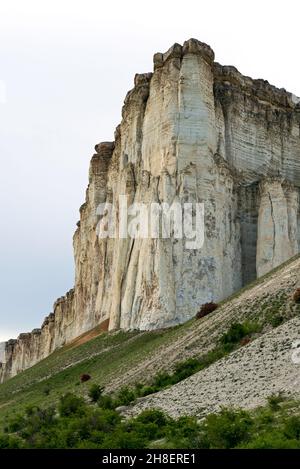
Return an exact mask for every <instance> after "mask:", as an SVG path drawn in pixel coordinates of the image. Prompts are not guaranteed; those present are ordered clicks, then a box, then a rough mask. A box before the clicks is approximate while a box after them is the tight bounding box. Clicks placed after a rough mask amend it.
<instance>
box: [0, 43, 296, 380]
mask: <svg viewBox="0 0 300 469" xmlns="http://www.w3.org/2000/svg"><path fill="white" fill-rule="evenodd" d="M299 101H300V100H299V99H298V98H296V97H295V96H294V95H292V94H291V93H288V92H286V91H285V90H283V89H281V90H279V89H277V88H275V87H273V86H271V85H270V84H269V83H268V82H266V81H264V80H252V79H251V78H249V77H245V76H243V75H241V74H240V73H239V72H238V71H237V70H236V69H235V68H234V67H223V66H221V65H220V64H218V63H215V62H214V53H213V51H212V50H211V48H210V47H209V46H207V45H206V44H203V43H201V42H199V41H197V40H194V39H191V40H189V41H187V42H185V43H184V45H183V46H181V45H179V44H175V45H174V46H173V47H171V49H170V50H169V51H167V52H166V53H165V54H160V53H159V54H155V56H154V71H153V73H147V74H142V75H136V77H135V81H134V88H133V89H132V90H131V91H130V92H129V93H128V94H127V96H126V99H125V103H124V106H123V110H122V122H121V124H120V125H119V126H118V128H117V129H116V132H115V141H114V142H104V143H101V144H98V145H96V147H95V150H96V153H95V155H94V156H93V157H92V160H91V164H90V172H89V185H88V189H87V192H86V201H85V203H84V204H83V205H82V207H81V208H80V221H79V222H78V228H77V230H76V232H75V235H74V256H75V287H74V289H73V290H71V291H70V292H69V293H68V294H67V295H66V296H65V297H63V298H60V299H59V300H58V301H57V302H56V303H55V305H54V311H53V313H51V314H50V315H49V316H48V317H47V318H46V319H45V321H44V323H43V325H42V328H41V329H36V330H34V331H32V332H31V333H28V334H21V335H20V336H19V338H18V339H17V340H11V341H8V342H7V343H6V344H5V347H4V351H2V353H1V356H2V361H3V363H2V366H1V368H0V376H1V380H4V379H6V378H7V377H9V376H13V375H14V374H16V373H18V372H19V371H21V370H23V369H25V368H27V367H29V366H31V365H33V364H34V363H36V362H37V361H39V360H41V359H42V358H44V357H45V356H47V355H48V354H49V353H51V352H52V351H53V350H55V349H56V348H57V347H60V346H62V345H63V344H65V343H66V342H68V341H70V340H72V339H73V338H74V337H77V336H78V335H80V334H81V333H83V332H85V331H87V330H89V329H92V328H93V327H95V326H96V325H99V324H101V323H102V322H104V321H106V322H105V324H106V323H108V324H109V329H111V330H112V329H118V328H124V329H153V328H159V327H168V326H172V325H175V324H178V323H181V322H183V321H186V320H187V319H189V318H190V317H192V316H194V315H195V313H196V312H197V310H198V309H199V306H200V305H201V304H203V303H205V302H207V301H211V300H214V301H219V300H221V299H223V298H225V297H226V296H228V295H230V294H231V293H233V292H234V291H236V290H238V289H239V288H240V287H241V286H243V285H244V284H246V283H248V282H249V281H251V280H253V279H254V278H255V277H256V276H260V275H263V274H265V273H266V272H268V271H270V270H271V269H273V268H274V267H276V266H277V265H279V264H280V263H282V262H283V261H285V260H286V259H288V258H289V257H291V256H293V255H294V254H296V253H297V252H298V250H299V237H300V230H299V187H300V104H299ZM119 195H126V196H127V203H128V205H130V204H132V203H133V202H141V203H144V204H150V203H157V204H162V203H168V204H169V205H171V204H172V203H173V202H179V203H180V204H181V205H182V204H183V203H185V202H193V203H194V202H203V203H204V210H205V241H204V245H203V247H202V248H201V249H188V248H187V244H186V239H175V238H174V237H171V238H162V237H156V238H155V237H152V238H151V237H148V238H144V239H143V238H135V239H133V238H130V237H127V238H121V239H111V238H106V239H100V238H99V236H98V232H97V227H98V222H99V217H98V215H97V207H98V205H99V204H100V203H112V204H113V205H114V206H115V207H116V208H117V217H116V219H117V222H118V223H119V222H120V213H119V212H120V208H119Z"/></svg>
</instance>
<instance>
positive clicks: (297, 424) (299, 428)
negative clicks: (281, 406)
mask: <svg viewBox="0 0 300 469" xmlns="http://www.w3.org/2000/svg"><path fill="white" fill-rule="evenodd" d="M284 434H285V436H286V437H287V438H289V439H296V440H300V417H298V416H292V417H289V418H288V420H287V421H286V423H285V425H284Z"/></svg>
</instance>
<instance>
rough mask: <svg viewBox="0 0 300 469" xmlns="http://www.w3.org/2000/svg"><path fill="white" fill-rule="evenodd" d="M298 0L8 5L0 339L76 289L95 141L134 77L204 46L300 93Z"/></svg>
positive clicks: (3, 53) (1, 54)
mask: <svg viewBox="0 0 300 469" xmlns="http://www.w3.org/2000/svg"><path fill="white" fill-rule="evenodd" d="M298 5H299V2H296V1H291V0H286V1H285V2H282V1H281V0H280V1H276V0H273V1H263V0H260V1H257V0H252V1H251V2H242V1H233V0H227V1H223V0H220V1H213V0H206V1H201V0H185V1H177V0H159V1H158V0H151V1H149V0H147V1H143V0H139V1H136V0H123V1H121V0H119V1H113V0H110V1H109V2H104V1H100V0H97V1H92V0H84V1H76V0H72V1H67V0H59V1H56V0H51V1H49V0H43V1H40V0H39V1H38V0H36V1H35V0H26V1H24V0H20V1H17V0H0V158H1V171H0V187H1V198H0V208H1V218H0V219H1V230H0V259H1V269H0V341H1V340H6V339H8V338H10V337H15V336H17V335H18V333H20V332H25V331H30V330H31V329H32V328H34V327H38V326H40V324H41V322H42V320H43V318H44V316H45V315H46V314H48V313H49V312H50V311H51V310H52V305H53V302H54V300H55V299H56V298H57V297H59V296H62V295H63V294H64V293H65V292H66V291H67V290H68V289H69V288H71V287H72V285H73V277H74V269H73V252H72V235H73V232H74V230H75V225H76V222H77V220H78V218H79V215H78V209H79V206H80V205H81V204H82V203H83V201H84V193H85V188H86V185H87V171H88V165H89V160H90V158H91V156H92V154H93V147H94V144H95V143H98V142H100V141H103V140H112V139H113V132H114V129H115V127H116V126H117V124H118V123H119V121H120V114H121V107H122V104H123V100H124V97H125V94H126V92H127V91H128V90H129V89H130V88H131V87H132V84H133V77H134V74H135V73H137V72H139V73H141V72H147V71H151V70H152V56H153V54H154V53H155V52H158V51H165V50H167V49H168V48H169V46H171V45H172V44H173V43H174V42H179V43H183V41H184V40H186V39H188V38H190V37H195V38H197V39H199V40H201V41H204V42H206V43H208V44H210V45H211V47H212V48H213V49H214V51H215V54H216V60H217V61H219V62H221V63H222V64H227V65H235V66H236V67H237V68H238V69H239V70H240V71H241V72H242V73H244V74H246V75H250V76H252V77H253V78H264V79H267V80H269V81H270V82H271V83H272V84H274V85H276V86H278V87H284V88H286V89H288V90H289V91H291V92H293V93H295V94H296V95H298V96H300V80H299V10H300V8H299V6H298Z"/></svg>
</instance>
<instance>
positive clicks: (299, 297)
mask: <svg viewBox="0 0 300 469" xmlns="http://www.w3.org/2000/svg"><path fill="white" fill-rule="evenodd" d="M293 300H294V301H295V303H300V288H297V290H295V291H294V294H293Z"/></svg>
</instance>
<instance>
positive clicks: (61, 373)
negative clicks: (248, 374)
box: [0, 258, 295, 425]
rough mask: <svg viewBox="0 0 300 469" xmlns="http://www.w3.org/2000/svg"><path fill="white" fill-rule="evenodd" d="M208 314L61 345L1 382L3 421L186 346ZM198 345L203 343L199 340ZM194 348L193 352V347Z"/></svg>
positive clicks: (226, 307) (224, 306) (220, 313)
mask: <svg viewBox="0 0 300 469" xmlns="http://www.w3.org/2000/svg"><path fill="white" fill-rule="evenodd" d="M294 261H295V258H293V259H292V260H290V261H289V263H286V264H284V266H282V267H281V268H280V269H278V268H277V269H276V271H273V272H272V273H269V274H268V275H267V276H265V277H263V278H261V279H260V280H258V281H257V280H256V281H255V282H254V283H253V284H251V285H249V286H248V287H247V288H246V289H243V290H242V291H241V292H240V293H239V294H236V295H234V297H231V298H230V299H228V301H226V302H223V303H222V308H220V309H218V310H216V312H214V313H213V314H212V317H213V316H215V317H216V318H218V316H219V318H221V319H222V317H223V316H224V311H225V312H226V314H228V312H227V311H230V310H231V309H232V310H234V307H232V308H231V302H234V301H235V299H236V298H239V296H240V295H242V294H244V293H245V292H247V291H251V290H253V288H255V287H256V286H257V285H262V284H263V283H264V282H266V281H268V279H269V278H270V277H271V276H274V275H275V276H276V277H278V276H280V275H281V272H282V271H283V269H284V267H286V266H287V265H289V264H292V263H293V262H294ZM236 309H238V308H237V307H236ZM233 317H234V316H233ZM206 320H207V318H204V319H203V320H201V321H197V322H196V321H195V320H191V321H188V322H187V323H185V324H183V325H181V326H177V327H174V328H172V329H167V330H160V331H155V332H136V331H135V332H122V331H119V332H116V333H101V334H100V335H99V336H98V337H96V338H93V339H91V340H90V341H88V342H85V343H83V344H81V345H77V346H76V342H75V344H71V345H68V346H66V347H64V348H62V349H60V350H57V351H56V352H54V353H53V354H52V355H50V356H49V357H47V358H46V359H44V360H43V361H41V362H40V363H38V364H37V365H35V366H33V367H32V368H30V369H28V370H26V371H24V372H22V373H20V374H19V375H17V376H15V377H14V378H12V379H10V380H8V381H7V382H6V383H4V384H2V385H0V425H1V424H2V423H3V422H4V421H5V419H6V417H7V415H8V414H11V413H13V412H16V411H18V412H19V411H21V412H22V411H23V409H24V408H25V407H26V406H28V405H30V404H39V405H49V404H50V403H52V402H56V401H57V400H58V398H59V396H60V395H61V394H63V393H65V392H66V391H73V392H76V393H77V394H78V393H79V394H83V395H84V394H85V393H86V389H87V387H89V386H90V384H91V382H96V383H99V384H101V385H108V384H109V383H110V382H111V380H114V379H116V377H117V378H118V377H122V376H123V375H124V376H125V375H126V373H130V371H131V370H132V369H134V368H135V367H142V370H143V367H144V363H145V364H146V362H147V363H148V362H149V360H150V361H151V359H152V357H154V356H155V354H157V351H160V350H162V351H163V350H164V348H167V347H168V346H169V347H171V348H172V346H173V345H174V344H176V343H179V342H180V341H182V340H183V341H184V340H186V342H185V345H184V344H183V345H182V350H183V351H185V350H186V349H188V348H189V347H187V345H186V344H189V337H190V335H191V334H193V333H194V332H195V329H196V328H198V327H199V324H200V327H201V324H202V321H203V324H204V325H205V321H206ZM209 320H210V321H211V319H209ZM207 324H208V323H207ZM202 329H203V327H202ZM204 329H205V328H204ZM197 346H198V349H199V344H197ZM200 347H201V344H200ZM198 351H199V350H198ZM190 353H191V354H193V350H192V351H191V352H190ZM162 355H163V354H162ZM161 358H162V360H163V359H164V358H163V357H161ZM165 361H166V363H165V366H166V368H170V367H171V366H172V364H170V363H169V362H168V357H166V359H165ZM144 370H147V372H146V373H145V371H144V373H143V378H144V379H145V380H146V379H147V374H148V369H147V366H146V365H145V367H144ZM81 373H89V374H90V375H91V376H92V381H91V382H88V383H86V384H84V385H79V377H80V374H81ZM121 381H122V379H121ZM132 384H134V381H133V382H132Z"/></svg>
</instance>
